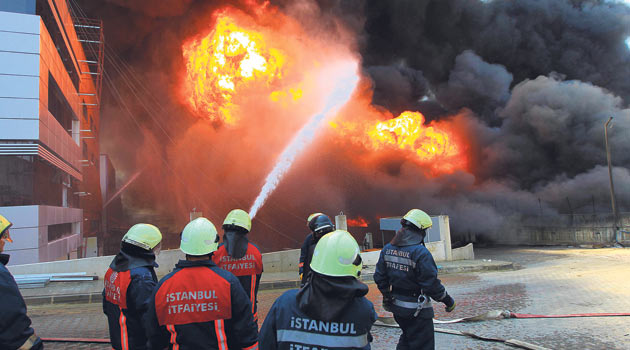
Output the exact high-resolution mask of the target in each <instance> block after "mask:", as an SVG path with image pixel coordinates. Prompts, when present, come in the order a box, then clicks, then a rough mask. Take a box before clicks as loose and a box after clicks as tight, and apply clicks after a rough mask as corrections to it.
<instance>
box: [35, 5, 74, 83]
mask: <svg viewBox="0 0 630 350" xmlns="http://www.w3.org/2000/svg"><path fill="white" fill-rule="evenodd" d="M53 11H55V12H57V9H56V8H55V9H53V8H51V7H50V3H49V2H48V0H37V7H36V13H37V15H39V16H41V18H42V22H44V25H45V26H46V30H47V31H48V33H49V34H50V37H51V38H52V41H53V43H54V44H55V47H56V48H57V52H58V53H59V57H61V61H62V62H63V65H64V67H65V68H66V71H67V72H68V75H70V80H72V84H73V85H74V88H75V89H76V90H77V91H78V90H79V82H80V77H79V73H78V72H77V71H76V69H75V65H74V64H73V63H72V60H73V57H72V55H71V54H70V51H69V49H68V47H66V42H65V41H64V40H63V36H64V34H62V30H64V29H63V28H60V27H59V25H58V24H57V21H56V20H55V16H54V15H53ZM66 36H67V35H66Z"/></svg>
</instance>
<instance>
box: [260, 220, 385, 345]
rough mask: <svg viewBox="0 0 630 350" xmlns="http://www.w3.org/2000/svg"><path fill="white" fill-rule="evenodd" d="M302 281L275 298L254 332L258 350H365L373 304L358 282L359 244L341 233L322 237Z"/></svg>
mask: <svg viewBox="0 0 630 350" xmlns="http://www.w3.org/2000/svg"><path fill="white" fill-rule="evenodd" d="M310 267H311V273H310V275H309V278H308V282H307V283H306V285H305V286H304V287H302V288H301V289H299V290H298V289H293V290H289V291H286V292H285V293H284V294H282V295H281V296H280V298H278V299H277V300H276V301H275V302H274V304H273V306H272V307H271V309H270V310H269V313H268V314H267V317H265V322H264V323H263V325H262V328H261V330H260V348H261V350H272V349H273V350H276V349H279V350H297V349H311V350H315V349H370V342H371V341H372V337H371V335H370V329H371V328H372V324H373V323H374V321H376V312H374V305H372V303H371V302H370V301H369V300H367V298H365V295H366V294H367V293H368V290H369V288H368V286H366V285H365V284H363V283H362V282H360V281H359V279H358V278H359V275H360V274H361V268H362V263H361V255H360V254H359V245H358V244H357V242H356V241H355V240H354V238H353V237H352V236H351V235H350V234H349V233H348V232H346V231H342V230H337V231H334V232H332V233H329V234H327V235H325V236H324V237H322V238H321V239H320V240H319V242H318V243H317V245H316V246H315V250H314V252H313V259H312V261H311V263H310Z"/></svg>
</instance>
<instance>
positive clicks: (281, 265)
mask: <svg viewBox="0 0 630 350" xmlns="http://www.w3.org/2000/svg"><path fill="white" fill-rule="evenodd" d="M184 258H185V256H184V253H182V252H181V251H180V250H179V249H173V250H163V251H162V252H160V254H159V255H158V256H157V263H158V265H159V267H158V268H157V269H156V272H157V274H158V276H159V277H162V276H164V275H166V274H168V273H169V272H171V271H173V268H174V267H175V264H176V263H177V262H178V261H179V260H180V259H184ZM262 258H263V266H264V268H265V272H270V273H271V272H290V271H295V272H296V273H297V271H298V263H299V260H300V250H299V249H291V250H284V251H279V252H272V253H265V254H263V255H262ZM113 259H114V256H113V255H108V256H99V257H95V258H84V259H74V260H62V261H51V262H44V263H35V264H24V265H14V266H8V269H9V271H11V273H12V274H14V275H28V274H45V273H68V272H85V273H87V274H88V275H95V276H99V278H103V276H104V275H105V272H106V271H107V268H108V267H109V264H110V263H111V262H112V260H113Z"/></svg>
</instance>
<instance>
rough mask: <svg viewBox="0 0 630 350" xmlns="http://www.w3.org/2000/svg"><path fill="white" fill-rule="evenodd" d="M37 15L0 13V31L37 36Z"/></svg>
mask: <svg viewBox="0 0 630 350" xmlns="http://www.w3.org/2000/svg"><path fill="white" fill-rule="evenodd" d="M39 21H40V18H39V16H37V15H28V14H24V13H14V12H4V11H0V31H6V32H14V33H30V34H39Z"/></svg>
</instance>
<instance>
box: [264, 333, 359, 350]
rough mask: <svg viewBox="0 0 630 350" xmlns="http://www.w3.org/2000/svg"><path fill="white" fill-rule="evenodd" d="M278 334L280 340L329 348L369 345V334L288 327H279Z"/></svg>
mask: <svg viewBox="0 0 630 350" xmlns="http://www.w3.org/2000/svg"><path fill="white" fill-rule="evenodd" d="M276 335H277V338H278V341H279V342H293V343H300V344H308V345H319V346H325V347H329V348H363V347H365V346H367V345H368V338H367V334H362V335H356V336H347V335H326V334H318V333H309V332H303V331H295V330H288V329H279V330H278V331H277V332H276Z"/></svg>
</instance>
